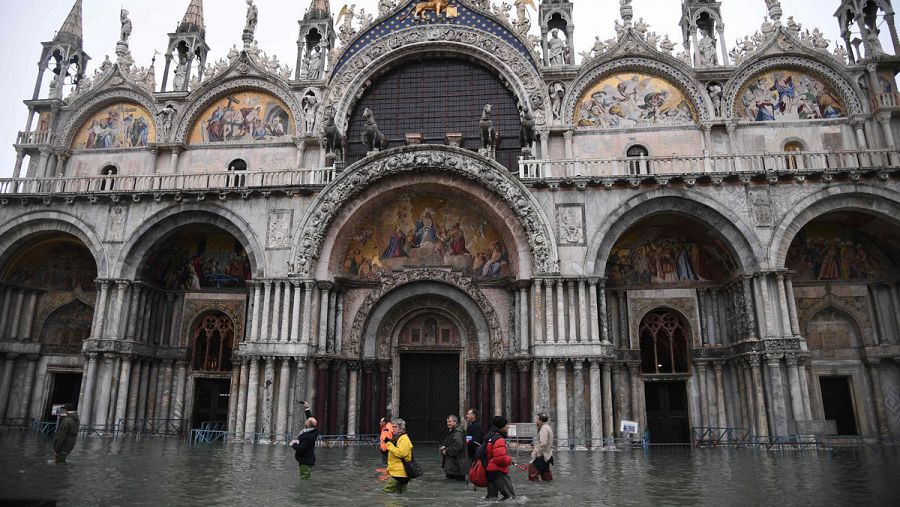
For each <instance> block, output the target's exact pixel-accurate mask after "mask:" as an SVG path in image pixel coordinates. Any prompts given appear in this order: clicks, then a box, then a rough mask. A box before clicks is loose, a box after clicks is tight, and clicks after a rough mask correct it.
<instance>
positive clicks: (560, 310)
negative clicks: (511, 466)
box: [556, 279, 568, 436]
mask: <svg viewBox="0 0 900 507" xmlns="http://www.w3.org/2000/svg"><path fill="white" fill-rule="evenodd" d="M565 297H566V296H565V284H564V282H563V280H559V279H558V280H556V343H565V342H566V341H568V338H567V335H566V302H565V299H564V298H565ZM557 436H558V435H557Z"/></svg>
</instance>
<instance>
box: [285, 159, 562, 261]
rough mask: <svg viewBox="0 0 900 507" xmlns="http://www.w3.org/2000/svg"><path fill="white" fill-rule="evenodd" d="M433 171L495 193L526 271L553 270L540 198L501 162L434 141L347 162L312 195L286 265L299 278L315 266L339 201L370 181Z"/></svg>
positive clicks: (552, 243) (551, 240) (552, 247)
mask: <svg viewBox="0 0 900 507" xmlns="http://www.w3.org/2000/svg"><path fill="white" fill-rule="evenodd" d="M422 171H434V172H438V173H442V174H448V175H451V176H459V177H462V178H465V179H468V180H471V181H474V182H476V183H478V184H480V185H482V186H483V187H485V188H487V189H488V190H490V191H491V192H492V193H493V194H495V195H497V196H498V197H499V198H500V199H501V200H502V201H503V202H504V203H505V204H506V205H507V206H508V207H509V208H510V210H512V212H513V213H514V214H515V216H516V218H517V219H518V221H519V224H520V225H521V227H522V229H523V230H524V231H525V233H526V234H527V235H528V242H529V247H530V249H531V258H532V271H533V272H534V273H536V274H552V273H556V272H558V271H559V252H558V251H557V250H556V238H555V236H554V234H553V228H552V227H551V226H550V221H549V220H548V218H547V216H546V214H545V213H544V211H543V210H542V209H541V207H540V204H539V203H538V202H537V200H536V199H535V198H534V196H533V195H532V194H531V192H529V190H528V189H527V188H526V187H525V186H524V185H522V183H521V182H520V181H519V180H518V179H517V178H515V177H514V176H513V175H512V174H511V173H510V172H509V171H508V170H506V168H505V167H503V166H501V165H500V164H498V163H497V162H496V161H494V160H491V159H488V158H485V157H482V156H480V155H477V154H475V153H472V152H470V151H467V150H464V149H461V148H454V147H450V146H440V145H419V146H406V147H402V148H394V149H390V150H387V151H384V152H381V153H378V154H376V155H372V156H370V157H366V158H365V159H363V160H361V161H359V162H357V163H355V164H353V165H352V166H350V167H349V168H348V169H347V170H345V171H344V172H342V173H340V174H338V175H337V176H336V177H335V179H334V180H333V181H332V182H331V183H330V184H329V185H328V186H327V187H326V188H325V189H324V190H323V191H322V192H321V193H320V194H319V195H318V196H317V197H316V199H315V201H314V202H313V203H312V205H311V206H310V208H309V212H307V213H306V214H305V215H306V216H305V217H304V219H303V222H302V223H301V225H300V229H299V234H298V235H297V240H295V243H294V248H293V254H292V255H291V258H292V259H293V266H292V271H294V273H295V274H297V275H299V276H300V277H303V278H309V277H310V276H311V274H312V273H314V272H315V267H316V264H317V262H319V257H320V255H321V252H322V248H323V246H324V243H325V240H326V236H327V234H328V230H329V228H330V227H331V226H332V225H333V223H334V221H335V218H336V217H337V216H338V214H339V213H340V211H341V209H342V207H343V206H344V205H345V204H346V203H348V202H350V201H351V199H352V198H353V197H355V196H356V195H358V194H360V193H361V192H362V191H363V190H364V189H365V188H367V187H368V186H370V185H372V184H373V183H374V182H377V181H379V180H382V179H384V178H387V177H389V176H395V175H400V174H411V173H415V172H422Z"/></svg>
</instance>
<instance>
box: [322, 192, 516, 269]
mask: <svg viewBox="0 0 900 507" xmlns="http://www.w3.org/2000/svg"><path fill="white" fill-rule="evenodd" d="M346 244H347V247H346V248H345V249H344V253H343V255H342V257H341V265H340V266H338V271H339V272H340V273H341V275H342V276H345V277H348V278H357V279H371V280H378V279H380V277H381V276H382V275H385V274H388V273H391V272H394V271H401V270H404V269H408V268H422V267H449V268H450V269H452V270H453V271H454V272H457V273H460V274H462V275H463V276H469V277H472V278H474V279H481V280H484V279H497V278H503V277H507V276H512V275H513V274H514V270H513V263H512V260H511V255H510V252H509V250H508V249H507V245H506V243H505V242H504V241H503V239H502V238H501V235H500V233H499V232H498V231H497V230H496V229H495V228H494V226H493V225H492V224H491V222H490V221H489V220H488V218H487V217H485V216H484V215H483V214H482V213H481V212H480V211H478V210H477V209H476V208H475V207H473V206H470V205H468V204H467V203H465V202H461V201H459V200H458V199H457V198H453V197H450V196H447V195H444V194H441V193H439V192H434V193H424V194H423V193H416V194H401V195H397V196H395V197H394V198H392V199H391V200H389V201H388V202H385V203H383V204H380V205H378V206H377V207H376V208H375V209H370V210H368V211H367V212H365V213H364V214H363V215H362V216H361V217H360V218H358V219H357V220H356V223H355V224H354V225H353V229H352V231H351V233H350V237H349V238H346Z"/></svg>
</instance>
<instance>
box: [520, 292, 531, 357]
mask: <svg viewBox="0 0 900 507" xmlns="http://www.w3.org/2000/svg"><path fill="white" fill-rule="evenodd" d="M519 301H520V302H521V303H520V304H519V340H520V342H519V350H521V351H522V352H523V353H528V351H529V347H528V346H529V344H528V331H529V329H528V320H529V319H528V315H529V313H528V286H527V285H521V286H520V287H519Z"/></svg>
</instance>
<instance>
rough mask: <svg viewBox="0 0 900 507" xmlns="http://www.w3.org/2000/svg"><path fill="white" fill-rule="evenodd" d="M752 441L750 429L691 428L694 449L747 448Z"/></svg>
mask: <svg viewBox="0 0 900 507" xmlns="http://www.w3.org/2000/svg"><path fill="white" fill-rule="evenodd" d="M752 439H753V430H751V429H750V428H691V442H692V445H693V446H694V447H746V446H748V445H749V444H750V443H751V442H752Z"/></svg>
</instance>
